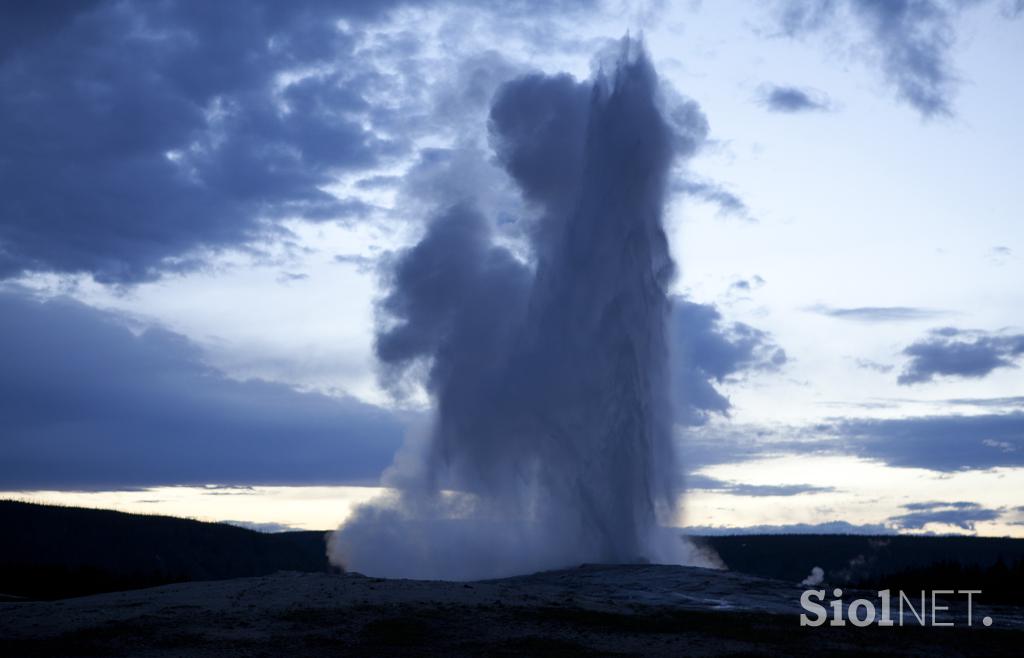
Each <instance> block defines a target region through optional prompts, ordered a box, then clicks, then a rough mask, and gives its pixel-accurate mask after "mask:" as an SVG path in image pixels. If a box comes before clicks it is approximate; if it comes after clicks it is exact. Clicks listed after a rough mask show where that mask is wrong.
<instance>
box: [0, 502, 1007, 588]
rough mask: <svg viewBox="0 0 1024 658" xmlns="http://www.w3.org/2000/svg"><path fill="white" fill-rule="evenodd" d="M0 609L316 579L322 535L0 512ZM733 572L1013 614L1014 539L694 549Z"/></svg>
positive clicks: (78, 511)
mask: <svg viewBox="0 0 1024 658" xmlns="http://www.w3.org/2000/svg"><path fill="white" fill-rule="evenodd" d="M0 524H2V525H0V527H2V528H4V530H5V532H4V540H3V541H0V600H3V599H5V598H7V599H8V600H9V599H10V597H25V598H36V599H55V598H64V597H70V596H80V595H85V594H94V593H100V592H111V591H119V590H126V589H137V588H141V587H152V586H156V585H164V584H169V583H177V582H186V581H199V580H221V579H227V578H238V577H245V576H263V575H268V574H272V573H274V572H276V571H304V572H321V573H322V572H327V571H329V570H330V566H329V565H328V563H327V559H326V550H325V548H326V547H325V543H324V542H325V536H326V533H324V532H285V533H276V534H268V533H261V532H256V531H253V530H248V529H246V528H240V527H237V526H233V525H227V524H223V523H203V522H200V521H193V520H190V519H182V518H175V517H168V516H151V515H142V514H126V513H123V512H114V511H110V510H95V509H83V508H75V507H55V506H50V505H38V504H32V503H23V502H15V501H0ZM694 540H695V541H696V542H698V543H700V544H704V545H706V546H708V547H710V548H712V549H713V550H714V551H715V552H717V553H718V555H719V556H720V557H721V558H722V561H723V562H724V563H725V564H726V566H727V567H728V568H729V569H730V570H732V571H735V572H739V573H745V574H750V575H754V576H761V577H765V578H774V579H779V580H782V581H788V582H791V583H793V584H796V583H799V582H800V581H801V580H803V579H804V578H805V577H806V576H807V575H808V574H809V573H810V571H811V569H812V568H813V567H821V568H822V569H823V570H824V571H825V580H824V585H823V586H826V585H829V586H835V585H841V586H844V587H858V588H865V589H883V588H885V587H891V588H893V589H903V590H906V591H915V590H919V589H950V588H953V589H968V588H969V589H982V590H983V591H984V592H985V598H986V600H988V601H991V602H996V601H1006V602H1021V597H1022V594H1021V593H1022V592H1024V539H1009V538H997V537H959V536H955V537H949V536H947V537H932V536H925V537H921V536H878V537H872V536H864V535H732V536H714V537H696V538H694Z"/></svg>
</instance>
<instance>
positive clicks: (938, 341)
mask: <svg viewBox="0 0 1024 658" xmlns="http://www.w3.org/2000/svg"><path fill="white" fill-rule="evenodd" d="M903 354H905V355H906V356H908V357H910V361H909V362H908V363H907V365H906V367H905V368H904V369H903V372H902V373H901V374H900V376H899V378H898V379H897V381H898V382H899V383H900V384H904V385H909V384H920V383H923V382H928V381H931V380H932V379H933V378H935V376H937V375H942V376H946V377H964V378H975V379H977V378H981V377H985V376H986V375H988V374H989V373H990V372H992V371H993V370H995V369H997V368H1013V367H1016V366H1015V362H1016V361H1017V360H1018V359H1019V358H1020V357H1021V356H1022V355H1024V334H1015V335H1006V334H988V333H984V332H980V331H964V330H960V329H955V328H952V327H945V328H942V329H935V330H933V331H932V332H931V333H930V334H929V336H928V337H927V338H925V339H922V340H920V341H918V342H916V343H913V344H912V345H910V346H908V347H907V348H905V349H904V350H903Z"/></svg>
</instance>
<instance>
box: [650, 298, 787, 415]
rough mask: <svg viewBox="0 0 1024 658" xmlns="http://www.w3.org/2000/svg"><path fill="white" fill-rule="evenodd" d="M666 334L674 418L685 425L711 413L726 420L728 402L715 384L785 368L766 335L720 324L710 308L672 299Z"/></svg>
mask: <svg viewBox="0 0 1024 658" xmlns="http://www.w3.org/2000/svg"><path fill="white" fill-rule="evenodd" d="M669 331H670V339H669V345H670V351H671V353H672V360H673V362H672V365H673V368H672V383H673V386H674V388H675V398H676V400H677V406H676V409H677V412H676V414H677V417H678V418H679V420H680V421H681V422H683V423H685V424H689V425H699V424H701V423H704V422H706V421H707V419H708V416H709V414H712V413H717V414H723V415H727V414H728V412H729V409H730V407H731V405H730V403H729V400H728V398H726V397H725V396H724V395H722V394H721V393H720V392H719V391H718V390H717V389H716V388H715V384H722V383H724V382H726V381H728V380H729V379H730V378H733V377H735V376H738V375H740V374H742V373H744V372H750V371H775V370H778V369H779V368H781V367H782V366H783V365H784V364H785V363H786V352H785V350H783V349H782V348H781V347H779V346H778V345H776V344H775V343H774V341H773V340H772V338H771V335H770V334H768V333H767V332H765V331H763V330H760V329H757V328H755V327H752V326H750V325H748V324H744V323H742V322H733V323H731V324H730V323H726V322H724V321H723V320H722V315H721V313H719V311H718V310H717V309H716V308H715V307H714V305H711V304H698V303H695V302H691V301H688V300H686V299H685V298H682V297H675V298H673V300H672V319H671V323H670V327H669Z"/></svg>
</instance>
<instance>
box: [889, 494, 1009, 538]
mask: <svg viewBox="0 0 1024 658" xmlns="http://www.w3.org/2000/svg"><path fill="white" fill-rule="evenodd" d="M903 507H904V509H907V510H910V511H909V512H907V513H906V514H900V515H898V516H893V517H891V518H889V523H891V524H893V525H894V526H896V527H897V528H900V529H905V530H920V529H922V528H924V527H925V526H926V525H928V524H929V523H941V524H944V525H953V526H956V527H958V528H960V529H962V530H968V531H971V532H973V531H974V529H975V526H976V524H977V523H978V522H979V521H995V520H997V519H998V518H999V517H1000V516H1001V514H1002V512H1001V511H1000V510H994V509H987V508H984V507H982V506H981V505H979V504H977V503H970V502H964V501H960V502H955V503H940V502H929V503H911V504H908V505H904V506H903Z"/></svg>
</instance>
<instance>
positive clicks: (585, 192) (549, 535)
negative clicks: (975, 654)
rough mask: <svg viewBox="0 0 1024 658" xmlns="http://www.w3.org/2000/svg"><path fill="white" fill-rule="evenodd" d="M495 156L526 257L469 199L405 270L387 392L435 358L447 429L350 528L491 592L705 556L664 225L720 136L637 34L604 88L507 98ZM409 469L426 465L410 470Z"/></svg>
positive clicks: (359, 553) (608, 68)
mask: <svg viewBox="0 0 1024 658" xmlns="http://www.w3.org/2000/svg"><path fill="white" fill-rule="evenodd" d="M490 130H491V143H492V145H493V147H494V151H495V153H496V154H497V157H498V160H499V161H500V162H501V164H502V166H503V167H504V169H505V170H506V171H507V173H508V174H509V175H510V176H511V177H512V179H513V180H514V181H515V182H516V183H517V185H518V186H519V188H520V190H521V192H522V194H523V196H524V197H525V198H526V200H527V201H528V202H529V205H530V206H531V207H533V208H535V209H536V211H537V212H536V217H534V218H531V219H530V220H529V221H530V224H529V230H528V234H529V246H530V251H531V253H530V257H529V259H528V261H527V262H523V260H522V259H521V258H516V257H513V255H512V254H511V253H510V252H509V251H508V250H507V249H506V248H504V247H501V246H499V245H498V241H497V240H496V237H497V236H496V235H495V231H496V229H495V228H494V226H493V225H492V223H491V222H489V221H488V220H487V218H486V217H485V216H484V214H483V213H482V212H480V211H479V210H477V209H475V208H473V207H471V206H470V205H467V204H466V203H465V202H462V203H458V204H455V205H452V206H449V207H442V208H439V210H438V212H437V214H436V216H435V217H434V218H433V219H432V220H431V222H430V224H429V225H428V228H427V231H426V233H425V235H424V237H423V239H422V240H421V241H420V242H419V244H417V245H416V246H414V247H413V248H411V249H410V250H408V251H407V252H405V253H404V254H403V255H402V256H401V257H400V258H399V259H398V260H397V262H396V263H395V267H394V271H393V273H392V277H391V280H390V281H389V282H388V283H389V291H388V293H387V296H386V297H385V298H384V300H383V301H382V304H381V312H382V315H383V317H384V318H385V320H386V322H385V323H382V325H381V329H380V331H379V333H378V342H377V353H378V357H379V358H380V360H381V361H382V363H383V364H384V365H385V366H386V368H385V372H386V373H387V375H388V377H389V378H390V380H389V381H397V380H399V379H401V378H402V377H403V376H409V375H410V373H412V372H415V371H416V369H414V368H413V369H410V366H411V365H413V364H416V363H421V364H429V366H428V373H429V374H428V375H427V378H426V385H427V389H428V390H429V392H430V394H431V396H432V398H433V400H434V403H435V417H434V420H433V425H432V427H431V430H430V433H429V437H428V439H427V445H426V446H425V448H423V449H422V450H419V451H415V450H412V449H410V451H409V452H408V454H406V455H404V456H403V459H402V461H401V467H398V466H396V467H395V468H394V469H393V470H392V472H391V473H390V474H389V476H388V479H387V480H388V481H387V482H386V484H388V485H390V486H392V487H393V488H394V492H395V493H394V494H392V495H389V496H387V497H385V498H383V499H380V500H377V501H374V502H372V503H370V504H368V505H365V506H363V507H361V508H359V509H358V510H357V511H356V512H355V513H354V514H353V516H352V517H351V518H350V519H349V521H348V522H346V523H345V524H344V525H343V526H342V527H341V528H339V530H338V531H337V532H336V533H335V535H334V536H333V539H332V542H331V557H332V559H333V560H334V561H335V562H337V563H339V564H341V565H343V566H345V567H346V568H350V569H353V570H356V571H361V572H364V573H371V574H375V575H384V576H410V577H441V578H474V577H486V576H501V575H509V574H514V573H521V572H526V571H533V570H538V569H543V568H554V567H562V566H569V565H572V564H578V563H581V562H632V561H636V560H639V559H646V560H652V561H661V562H679V561H682V560H684V559H685V555H686V554H685V549H684V546H683V544H682V540H681V538H679V537H678V536H672V535H671V534H667V533H665V532H664V530H663V529H662V527H661V526H662V523H665V522H671V521H672V520H673V518H674V508H675V500H676V493H677V491H676V483H675V478H674V474H675V472H676V470H677V467H676V462H675V456H674V453H673V449H672V440H671V427H672V418H671V405H670V399H669V388H670V382H669V375H668V361H669V359H668V347H667V342H666V340H667V339H666V334H667V323H668V320H669V313H670V308H669V297H668V287H669V284H670V282H671V280H672V277H673V273H674V266H673V263H672V260H671V257H670V255H669V250H668V244H667V241H666V238H665V234H664V230H663V228H662V209H663V205H664V197H665V186H666V179H667V177H668V174H669V170H670V168H671V166H672V163H673V160H674V158H675V157H676V156H679V155H689V154H690V153H692V151H693V150H694V149H695V148H696V146H697V143H698V142H699V141H700V139H702V138H703V136H704V134H705V132H706V123H705V121H704V119H703V116H702V115H701V114H700V112H699V111H698V110H697V108H696V106H695V105H694V104H693V103H692V102H684V101H682V100H678V99H676V100H674V101H673V102H672V104H671V106H670V104H669V102H668V101H667V100H666V96H665V94H664V93H663V92H662V91H661V90H660V89H659V85H658V79H657V76H656V74H655V71H654V69H653V67H652V65H651V63H650V61H649V60H648V58H647V56H646V54H645V52H644V50H643V47H642V45H641V44H640V43H639V42H637V41H635V40H631V39H629V38H626V39H624V40H623V41H622V42H621V43H620V44H618V46H617V50H616V53H615V56H614V57H613V58H606V59H605V62H604V64H603V65H602V66H601V67H600V70H599V71H598V73H596V74H595V76H594V79H593V80H591V81H589V82H584V83H579V82H577V81H575V80H574V79H573V78H571V77H569V76H565V75H562V76H553V77H552V76H544V75H529V76H525V77H522V78H519V79H516V80H513V81H511V82H509V83H507V84H505V85H504V86H503V87H501V88H500V89H499V90H498V92H497V94H496V95H495V98H494V101H493V105H492V108H491V115H490ZM410 461H411V468H410Z"/></svg>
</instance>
